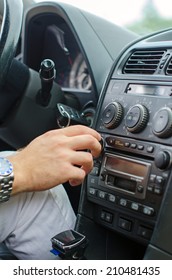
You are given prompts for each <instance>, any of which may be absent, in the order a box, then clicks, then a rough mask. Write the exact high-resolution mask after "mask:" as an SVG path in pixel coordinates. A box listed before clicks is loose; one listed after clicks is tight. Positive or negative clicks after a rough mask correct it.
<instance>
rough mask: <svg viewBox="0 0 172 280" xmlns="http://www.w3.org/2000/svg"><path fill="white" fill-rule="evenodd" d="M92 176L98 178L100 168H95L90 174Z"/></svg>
mask: <svg viewBox="0 0 172 280" xmlns="http://www.w3.org/2000/svg"><path fill="white" fill-rule="evenodd" d="M90 174H91V175H94V176H98V175H99V167H98V166H94V167H93V169H92V170H91V172H90Z"/></svg>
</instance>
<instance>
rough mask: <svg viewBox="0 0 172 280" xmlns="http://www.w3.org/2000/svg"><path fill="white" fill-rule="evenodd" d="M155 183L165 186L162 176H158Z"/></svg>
mask: <svg viewBox="0 0 172 280" xmlns="http://www.w3.org/2000/svg"><path fill="white" fill-rule="evenodd" d="M155 182H156V183H157V184H158V185H160V186H163V185H164V178H163V177H162V176H157V177H156V180H155Z"/></svg>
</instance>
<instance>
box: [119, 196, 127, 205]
mask: <svg viewBox="0 0 172 280" xmlns="http://www.w3.org/2000/svg"><path fill="white" fill-rule="evenodd" d="M119 205H120V206H123V207H127V200H126V199H125V198H121V199H120V200H119Z"/></svg>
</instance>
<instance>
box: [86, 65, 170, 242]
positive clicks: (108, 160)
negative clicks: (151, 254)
mask: <svg viewBox="0 0 172 280" xmlns="http://www.w3.org/2000/svg"><path fill="white" fill-rule="evenodd" d="M133 77H134V76H133ZM133 77H132V78H130V77H129V75H126V76H125V75H123V76H122V75H121V77H120V75H118V74H117V70H116V72H115V71H114V72H113V73H112V74H111V77H110V78H109V82H108V84H107V85H106V88H105V90H104V94H103V97H102V98H101V101H100V103H101V104H100V109H99V112H98V114H97V120H96V124H95V128H96V130H97V131H98V132H99V133H100V134H101V136H102V139H103V142H104V151H103V153H102V155H101V157H100V158H98V159H96V160H95V161H94V168H93V170H92V172H91V173H90V174H89V175H88V178H87V186H86V188H87V199H88V200H89V201H90V202H92V203H94V209H95V210H94V211H95V213H94V220H95V221H96V223H98V224H100V225H102V226H104V227H106V228H109V229H110V230H112V231H116V232H119V233H122V234H123V235H126V236H127V237H131V238H132V239H134V240H136V241H138V242H141V243H143V244H147V243H148V242H149V240H150V238H151V236H152V232H153V229H154V226H155V223H156V221H157V217H158V214H159V211H160V208H161V205H162V201H163V197H164V196H165V193H166V190H167V188H168V182H169V176H170V172H171V160H172V138H171V136H172V110H171V108H172V97H171V96H172V84H171V83H170V82H169V81H166V82H165V81H163V79H162V80H161V79H159V81H153V79H152V78H151V79H143V77H141V79H140V80H139V79H138V78H136V79H134V78H133Z"/></svg>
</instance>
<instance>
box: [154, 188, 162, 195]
mask: <svg viewBox="0 0 172 280" xmlns="http://www.w3.org/2000/svg"><path fill="white" fill-rule="evenodd" d="M162 192H163V190H162V187H161V186H155V188H154V193H155V194H159V195H160V194H162Z"/></svg>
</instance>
